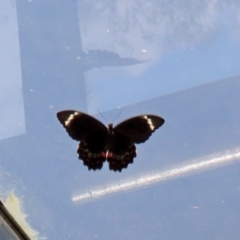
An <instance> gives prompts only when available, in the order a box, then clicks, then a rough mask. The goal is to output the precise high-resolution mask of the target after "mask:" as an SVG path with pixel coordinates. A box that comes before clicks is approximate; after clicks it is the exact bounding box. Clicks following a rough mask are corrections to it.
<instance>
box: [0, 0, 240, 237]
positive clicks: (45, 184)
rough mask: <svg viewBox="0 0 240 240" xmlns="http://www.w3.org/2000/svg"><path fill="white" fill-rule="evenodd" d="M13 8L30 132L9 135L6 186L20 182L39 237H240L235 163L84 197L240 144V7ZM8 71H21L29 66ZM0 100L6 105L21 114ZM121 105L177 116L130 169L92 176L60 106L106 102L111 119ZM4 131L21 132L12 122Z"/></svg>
mask: <svg viewBox="0 0 240 240" xmlns="http://www.w3.org/2000/svg"><path fill="white" fill-rule="evenodd" d="M9 2H11V1H9ZM12 3H13V2H11V4H12ZM15 7H16V8H15ZM1 9H2V8H1ZM2 11H4V10H2ZM14 11H16V13H17V16H16V15H15V17H17V20H18V21H17V23H18V35H17V36H16V35H14V36H13V37H12V38H13V39H15V43H16V42H18V44H19V46H20V55H16V59H17V58H18V59H20V60H21V75H18V81H19V82H21V81H20V80H22V86H23V89H22V92H23V94H22V95H21V94H19V95H17V94H16V93H15V92H14V91H13V93H12V94H11V93H9V94H8V96H11V97H12V99H16V98H17V97H18V98H17V99H18V101H16V103H17V104H19V106H20V105H21V104H23V105H24V112H25V116H24V118H25V119H26V122H25V124H26V133H24V134H21V135H18V136H15V137H12V138H9V137H8V136H6V137H4V139H2V140H1V142H0V149H1V151H0V152H1V153H0V162H1V165H0V175H1V194H2V195H3V196H6V195H7V193H8V192H9V191H11V190H12V189H14V191H15V193H16V194H17V195H18V196H19V197H20V198H21V200H22V204H23V206H24V209H25V211H26V213H27V215H28V220H29V222H30V224H31V225H32V226H33V227H34V228H35V229H36V230H37V231H39V232H40V234H41V236H45V237H47V238H48V239H60V240H61V239H62V240H66V239H69V240H75V239H104V240H105V239H124V240H125V239H129V240H131V239H144V240H145V239H156V240H158V239H166V240H169V239H177V240H179V239H183V240H186V239H199V240H200V239H211V240H212V239H217V240H219V239H231V240H235V239H236V240H239V236H240V230H239V222H240V215H239V211H240V204H239V202H240V201H239V200H240V195H239V194H240V181H239V179H240V178H239V176H240V175H239V172H240V165H239V160H237V159H235V160H232V161H229V162H228V163H227V164H225V165H221V166H218V165H217V164H216V165H214V166H212V168H207V169H199V171H195V172H193V173H191V172H190V173H189V174H185V175H181V176H175V177H173V178H172V179H166V180H165V181H161V182H159V183H155V184H152V185H148V186H145V187H141V188H136V189H135V188H133V189H131V190H129V191H119V192H118V193H116V194H109V195H106V196H104V197H102V198H99V199H95V200H94V201H92V200H91V199H90V200H87V201H86V202H84V203H81V202H73V201H72V198H73V197H74V196H77V195H81V194H84V193H86V192H91V189H99V188H101V189H104V187H105V186H106V185H111V184H113V183H115V182H117V183H119V182H124V181H125V182H126V181H128V179H136V178H138V177H141V176H143V175H144V174H149V173H150V172H158V173H161V172H163V171H165V170H169V169H175V168H177V167H178V166H182V165H188V164H191V163H196V162H198V161H199V158H202V159H205V158H206V156H209V155H211V154H216V153H218V154H219V153H223V152H225V151H229V152H231V151H232V150H233V149H236V148H238V147H239V146H240V126H239V123H240V108H239V102H240V70H239V69H240V68H239V62H240V32H239V29H240V28H239V25H240V4H239V2H238V1H230V2H229V1H224V0H221V1H220V0H219V1H193V2H191V3H189V1H181V2H176V1H153V0H152V1H148V2H145V1H136V0H130V1H129V0H128V1H110V0H109V1H103V0H101V1H98V3H96V1H93V0H92V1H90V0H88V1H87V0H80V1H79V2H77V1H75V0H72V1H69V0H62V1H57V0H41V1H38V0H32V1H18V2H17V3H16V6H15V5H13V6H12V13H14ZM2 15H3V14H2ZM2 15H0V16H2ZM1 24H2V22H1ZM9 31H10V29H9ZM10 39H11V38H10ZM13 42H14V41H13ZM9 43H11V41H9ZM14 46H15V45H13V47H12V48H10V49H12V51H13V52H12V54H16V48H14ZM143 50H144V51H145V50H147V52H144V51H143ZM4 55H5V58H6V59H8V57H9V55H8V53H6V52H5V53H4ZM0 59H1V61H4V58H3V56H1V58H0ZM2 59H3V60H2ZM8 65H9V69H10V67H11V68H13V69H14V70H15V69H16V72H20V70H19V69H18V65H17V64H13V63H11V62H9V64H8ZM5 70H6V69H5V68H0V71H1V74H2V73H3V72H4V74H5ZM14 70H9V71H8V74H9V75H8V76H9V77H10V76H11V74H12V72H14ZM0 76H1V75H0ZM10 79H11V78H10ZM14 79H15V78H14ZM14 79H13V80H12V81H11V84H12V86H13V87H15V86H16V83H15V80H14ZM19 85H20V86H21V84H19ZM18 93H19V92H18ZM21 97H23V99H24V101H22V98H21ZM0 106H1V109H0V112H1V113H4V112H6V111H8V109H9V106H8V105H7V104H6V103H5V102H4V104H3V102H1V105H0ZM118 107H121V108H120V109H121V114H120V116H118V117H117V119H115V120H114V124H116V123H118V122H120V121H121V120H123V119H126V118H128V117H131V116H133V115H137V114H143V113H153V114H157V115H160V116H162V117H164V118H165V120H166V123H165V124H164V125H163V126H162V128H161V129H159V130H157V131H156V132H155V133H154V134H153V136H152V137H151V138H150V139H149V140H148V141H147V142H146V143H145V144H141V145H137V150H138V156H137V158H136V159H135V161H134V164H132V165H130V166H129V167H128V168H127V169H126V170H124V171H123V172H122V173H114V172H111V171H109V169H108V167H107V164H106V163H105V165H104V167H103V169H102V170H101V171H95V172H93V171H91V172H89V171H88V170H87V168H86V167H84V166H83V165H82V162H81V161H79V160H78V158H77V153H76V147H77V144H78V143H77V142H74V141H73V140H71V139H70V138H69V137H68V135H67V133H66V132H65V130H64V129H63V128H62V126H61V125H60V123H59V122H58V120H57V119H56V112H58V111H60V110H64V109H77V110H80V111H84V112H89V113H91V114H95V113H96V112H97V110H99V111H101V113H102V114H103V115H104V116H105V118H107V119H108V120H112V119H114V118H115V117H116V116H117V115H118V113H119V111H120V110H119V108H118ZM19 109H20V108H19V107H17V105H16V106H15V109H14V110H16V115H14V116H15V117H14V118H16V119H17V117H18V114H17V112H19V111H20V110H21V109H20V110H19ZM22 112H23V111H22ZM3 115H4V114H3ZM97 117H98V119H100V120H101V121H102V122H105V120H104V119H102V117H101V116H97ZM4 129H5V130H8V129H9V131H10V130H11V129H12V123H11V121H9V122H8V124H7V123H6V124H5V125H4ZM19 129H20V130H19V131H22V128H20V127H19ZM19 131H18V132H17V131H16V134H18V133H19ZM1 134H2V136H3V133H1ZM4 136H5V135H4Z"/></svg>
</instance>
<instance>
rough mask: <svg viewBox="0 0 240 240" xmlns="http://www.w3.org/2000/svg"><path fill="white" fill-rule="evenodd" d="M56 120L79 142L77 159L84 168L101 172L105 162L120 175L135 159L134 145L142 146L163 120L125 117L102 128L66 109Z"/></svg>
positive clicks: (99, 124)
mask: <svg viewBox="0 0 240 240" xmlns="http://www.w3.org/2000/svg"><path fill="white" fill-rule="evenodd" d="M57 118H58V120H59V121H60V122H61V124H62V125H63V126H64V128H65V129H66V131H67V132H68V134H69V136H70V137H71V138H73V139H74V140H77V141H80V144H79V147H78V150H77V152H78V154H79V159H81V160H82V161H83V164H84V165H86V166H87V167H88V169H89V170H90V169H93V170H96V169H101V168H102V166H103V163H104V162H105V160H107V161H108V163H109V169H110V170H113V171H119V172H121V171H122V169H123V168H126V167H127V166H128V164H129V163H133V159H134V157H136V147H135V145H134V143H143V142H145V141H146V140H148V138H149V137H150V136H151V134H152V133H153V132H154V131H155V130H156V129H158V128H159V127H161V126H162V125H163V123H164V119H163V118H161V117H158V116H155V115H141V116H137V117H133V118H129V119H127V120H125V121H123V122H121V123H119V124H118V125H117V126H116V127H113V125H112V123H109V124H108V127H106V126H104V125H103V124H102V123H101V122H99V121H98V120H97V119H95V118H93V117H92V116H90V115H88V114H85V113H82V112H78V111H74V110H66V111H61V112H58V113H57Z"/></svg>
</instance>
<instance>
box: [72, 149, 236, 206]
mask: <svg viewBox="0 0 240 240" xmlns="http://www.w3.org/2000/svg"><path fill="white" fill-rule="evenodd" d="M239 158H240V148H236V149H233V150H230V151H225V152H222V153H216V154H212V155H209V156H206V157H204V158H199V159H196V160H194V161H195V162H196V163H191V164H188V165H185V166H181V167H177V168H174V169H170V170H166V171H162V172H155V173H148V174H145V175H144V176H141V177H138V178H135V179H130V180H123V181H121V182H116V183H114V184H112V185H109V186H102V187H98V188H96V189H95V190H90V191H87V192H85V193H83V194H79V195H76V196H74V197H73V198H72V201H73V202H83V201H84V202H85V201H89V200H93V199H96V198H100V197H103V196H106V195H109V194H112V193H117V192H121V191H126V190H130V189H134V188H138V187H143V186H147V185H150V184H154V183H157V182H161V181H163V180H169V179H172V178H176V177H179V176H183V175H184V174H190V173H193V172H197V171H200V170H204V169H208V168H210V167H217V166H219V165H221V164H224V163H229V162H232V161H234V160H237V159H239Z"/></svg>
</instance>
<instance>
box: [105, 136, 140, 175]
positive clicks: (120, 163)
mask: <svg viewBox="0 0 240 240" xmlns="http://www.w3.org/2000/svg"><path fill="white" fill-rule="evenodd" d="M134 157H136V147H135V145H134V143H133V142H132V141H131V140H130V139H129V138H128V137H127V136H125V135H122V134H120V133H117V132H114V135H113V137H112V141H111V144H110V146H109V151H108V155H107V161H108V163H109V169H110V170H113V171H119V172H121V171H122V169H123V168H127V166H128V164H129V163H133V158H134Z"/></svg>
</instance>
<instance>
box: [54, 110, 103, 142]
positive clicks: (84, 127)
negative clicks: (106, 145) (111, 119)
mask: <svg viewBox="0 0 240 240" xmlns="http://www.w3.org/2000/svg"><path fill="white" fill-rule="evenodd" d="M57 118H58V120H59V121H60V122H61V124H62V125H63V126H64V128H65V129H66V131H67V132H68V134H69V136H70V137H71V138H73V139H74V140H77V141H81V140H82V139H84V138H86V136H89V135H93V134H96V132H98V133H101V134H102V135H104V134H105V135H107V134H108V131H107V128H106V127H105V126H104V125H103V124H102V123H101V122H100V121H98V120H97V119H96V118H93V117H92V116H90V115H88V114H85V113H82V112H78V111H73V110H67V111H61V112H58V113H57Z"/></svg>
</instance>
